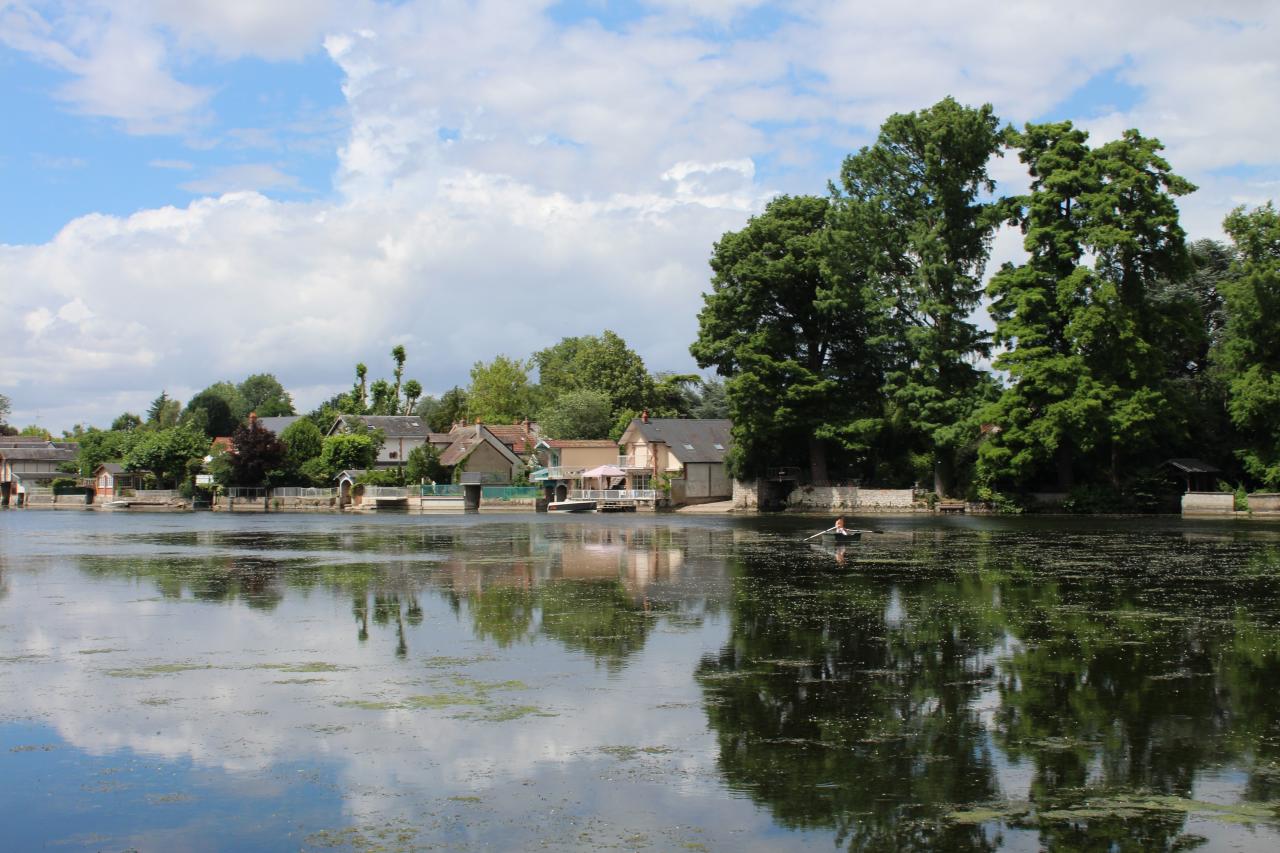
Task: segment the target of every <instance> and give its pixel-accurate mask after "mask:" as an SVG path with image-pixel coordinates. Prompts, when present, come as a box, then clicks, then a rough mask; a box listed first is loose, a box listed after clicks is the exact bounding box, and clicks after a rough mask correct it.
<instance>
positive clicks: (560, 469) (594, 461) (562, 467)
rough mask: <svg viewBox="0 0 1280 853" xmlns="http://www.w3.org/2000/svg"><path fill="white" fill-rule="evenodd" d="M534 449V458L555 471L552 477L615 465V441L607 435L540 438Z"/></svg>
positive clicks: (616, 447) (616, 461) (571, 475)
mask: <svg viewBox="0 0 1280 853" xmlns="http://www.w3.org/2000/svg"><path fill="white" fill-rule="evenodd" d="M535 448H536V450H537V455H538V461H539V462H541V463H543V464H544V465H545V466H546V467H547V469H548V470H550V471H555V472H557V473H556V475H555V477H554V479H561V478H572V477H573V476H575V474H577V473H581V472H582V471H584V470H586V469H588V468H595V467H598V466H600V465H617V464H618V442H616V441H610V440H609V439H607V438H603V439H598V440H597V439H586V438H571V439H564V438H552V439H545V438H544V439H539V440H538V443H537V445H535Z"/></svg>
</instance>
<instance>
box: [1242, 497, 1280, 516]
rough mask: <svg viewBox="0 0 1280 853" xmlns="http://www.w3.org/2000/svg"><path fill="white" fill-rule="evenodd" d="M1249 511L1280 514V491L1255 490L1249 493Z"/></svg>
mask: <svg viewBox="0 0 1280 853" xmlns="http://www.w3.org/2000/svg"><path fill="white" fill-rule="evenodd" d="M1249 512H1252V513H1259V514H1262V515H1276V514H1280V492H1254V493H1253V494H1251V495H1249Z"/></svg>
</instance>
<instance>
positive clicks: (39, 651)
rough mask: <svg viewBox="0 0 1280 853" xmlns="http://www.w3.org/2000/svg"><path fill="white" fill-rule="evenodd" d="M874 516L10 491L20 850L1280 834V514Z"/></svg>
mask: <svg viewBox="0 0 1280 853" xmlns="http://www.w3.org/2000/svg"><path fill="white" fill-rule="evenodd" d="M869 521H874V523H875V524H876V525H878V526H881V527H883V528H884V529H885V532H884V533H883V534H882V535H872V536H868V537H866V539H865V540H864V541H863V542H861V543H859V544H857V545H850V546H847V547H844V548H843V549H841V550H839V551H837V549H835V548H834V547H831V546H825V545H812V544H805V543H802V542H800V541H799V540H800V539H802V538H803V537H804V536H805V535H807V534H808V533H811V532H814V531H815V530H817V529H819V528H821V527H823V526H825V525H826V521H825V519H802V518H795V517H761V518H741V519H739V518H720V517H716V518H710V517H708V518H697V517H686V516H656V517H655V516H646V515H639V516H626V517H620V516H576V517H572V518H565V517H547V516H545V515H544V516H534V515H479V516H442V517H429V516H389V517H358V518H347V517H338V516H328V515H293V516H291V515H270V516H233V517H228V516H225V515H212V514H208V513H203V514H197V515H129V514H124V513H71V512H66V513H63V512H38V511H8V512H0V848H3V849H5V850H10V849H12V850H30V849H42V848H50V849H58V850H129V849H136V850H148V851H149V850H197V851H198V850H299V849H302V850H332V849H337V850H361V851H369V850H378V851H397V850H420V849H445V850H480V849H494V850H526V849H535V848H543V849H556V850H573V849H579V850H596V849H600V848H611V849H621V850H734V851H739V850H747V851H749V850H777V849H788V850H791V849H812V850H885V851H890V850H913V849H915V850H996V849H1009V850H1040V849H1049V850H1168V851H1173V850H1192V849H1202V850H1218V849H1223V850H1228V849H1229V850H1275V849H1278V848H1280V810H1278V808H1280V691H1278V689H1277V688H1278V687H1280V526H1277V525H1268V524H1260V523H1242V522H1221V523H1210V522H1198V523H1197V522H1184V521H1181V520H1178V519H1158V520H1157V519H1111V520H1081V519H1062V520H1044V519H1039V520H1037V519H1023V518H1016V519H1010V520H1004V519H974V518H964V519H945V520H934V519H931V518H930V519H923V518H921V519H917V518H891V519H883V520H879V519H876V520H869Z"/></svg>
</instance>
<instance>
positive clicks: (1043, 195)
mask: <svg viewBox="0 0 1280 853" xmlns="http://www.w3.org/2000/svg"><path fill="white" fill-rule="evenodd" d="M1009 137H1010V141H1011V143H1012V144H1013V145H1014V146H1016V147H1017V148H1018V149H1019V157H1020V158H1021V160H1022V162H1023V163H1025V164H1026V166H1027V170H1028V172H1029V173H1030V176H1031V187H1030V192H1029V193H1027V194H1026V195H1024V196H1020V197H1018V198H1015V199H1011V200H1010V202H1009V203H1010V208H1011V211H1012V213H1013V217H1012V218H1013V221H1014V222H1015V223H1016V224H1017V225H1018V226H1020V227H1021V229H1022V232H1023V234H1024V239H1023V247H1024V248H1025V249H1026V250H1027V256H1028V257H1027V260H1026V261H1025V262H1024V263H1021V264H1012V263H1006V264H1005V265H1004V266H1003V267H1001V269H1000V270H999V271H998V272H997V273H996V274H995V275H994V276H992V279H991V283H990V284H989V285H988V288H987V292H988V294H989V295H990V297H991V308H990V311H991V317H992V319H993V320H994V321H995V336H994V337H995V343H996V344H998V345H999V346H1000V347H1001V348H1002V349H1001V351H1000V353H999V354H998V355H997V356H996V358H995V360H994V362H993V363H994V366H995V367H996V368H998V369H1000V370H1003V371H1005V372H1006V373H1007V374H1008V377H1009V384H1008V386H1007V387H1006V388H1005V389H1004V391H1003V393H1002V394H1001V395H1000V397H999V399H998V400H997V401H995V402H994V403H993V404H992V405H990V406H989V407H988V408H987V409H985V410H984V411H983V413H982V414H983V419H984V420H987V421H989V422H991V423H992V424H993V425H994V426H995V427H996V430H995V431H994V432H993V433H992V438H991V439H990V440H988V441H986V442H985V443H983V444H982V445H981V447H980V450H979V468H980V475H981V477H982V478H983V479H984V480H987V481H993V480H996V479H1008V480H1013V481H1016V482H1025V481H1028V480H1030V479H1032V478H1034V477H1035V476H1036V475H1037V474H1039V473H1040V472H1041V471H1042V470H1043V469H1044V468H1045V467H1046V466H1047V465H1049V464H1050V463H1052V464H1053V466H1054V468H1055V471H1056V477H1057V481H1058V486H1059V487H1060V488H1062V489H1067V488H1070V487H1071V485H1072V482H1073V461H1074V456H1075V454H1076V453H1077V452H1078V451H1080V450H1086V451H1087V450H1090V449H1091V448H1092V447H1093V446H1094V444H1095V443H1096V442H1097V441H1098V438H1099V434H1100V432H1101V428H1102V421H1103V419H1104V408H1103V395H1102V393H1101V389H1100V388H1099V386H1098V384H1097V383H1096V382H1095V381H1094V380H1093V379H1092V376H1091V375H1090V373H1089V370H1088V366H1087V365H1086V364H1085V361H1084V354H1083V353H1082V352H1080V349H1079V347H1078V345H1077V342H1076V341H1075V340H1074V339H1073V337H1072V335H1071V331H1072V329H1071V324H1072V319H1073V317H1074V316H1075V313H1076V312H1077V311H1079V310H1080V309H1081V307H1082V306H1083V305H1085V304H1086V301H1087V299H1088V295H1089V290H1090V284H1091V283H1092V276H1091V273H1090V271H1089V269H1088V267H1087V265H1086V264H1085V263H1084V262H1083V256H1084V252H1085V242H1084V235H1083V230H1084V228H1085V221H1084V217H1085V207H1084V205H1083V204H1082V202H1081V196H1083V195H1084V194H1085V193H1086V192H1088V191H1089V190H1090V189H1091V187H1092V177H1091V170H1090V168H1089V155H1090V150H1089V146H1088V144H1087V140H1088V134H1087V133H1085V132H1084V131H1082V130H1078V129H1076V128H1074V127H1072V126H1071V123H1070V122H1062V123H1058V124H1041V125H1030V124H1029V125H1027V126H1026V128H1025V130H1024V131H1023V132H1021V133H1010V134H1009Z"/></svg>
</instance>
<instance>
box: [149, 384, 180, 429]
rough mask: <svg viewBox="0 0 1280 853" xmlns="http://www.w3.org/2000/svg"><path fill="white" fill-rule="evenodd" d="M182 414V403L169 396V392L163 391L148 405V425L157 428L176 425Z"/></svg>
mask: <svg viewBox="0 0 1280 853" xmlns="http://www.w3.org/2000/svg"><path fill="white" fill-rule="evenodd" d="M181 415H182V403H180V402H178V401H177V400H174V399H171V398H170V397H169V392H167V391H161V392H160V396H159V397H156V398H155V399H154V400H152V401H151V405H150V406H149V407H147V425H148V426H152V427H156V428H157V429H167V428H169V427H172V426H176V425H177V423H178V418H179V417H181Z"/></svg>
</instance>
